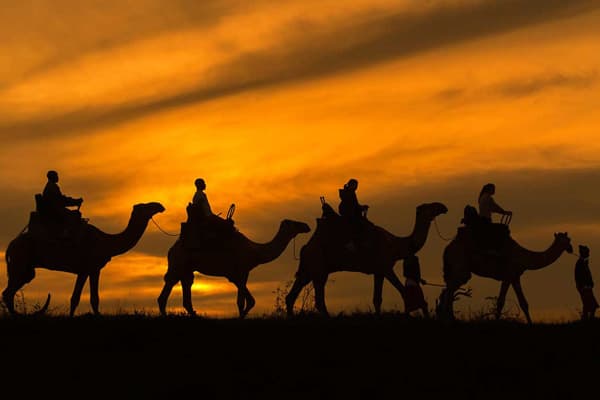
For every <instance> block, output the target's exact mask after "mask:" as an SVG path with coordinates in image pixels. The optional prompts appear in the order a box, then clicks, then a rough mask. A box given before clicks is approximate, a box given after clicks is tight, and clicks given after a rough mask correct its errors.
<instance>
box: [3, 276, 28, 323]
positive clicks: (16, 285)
mask: <svg viewBox="0 0 600 400" xmlns="http://www.w3.org/2000/svg"><path fill="white" fill-rule="evenodd" d="M13 270H14V272H12V271H11V272H12V273H9V277H8V284H7V285H6V289H4V291H3V292H2V301H3V302H4V304H5V305H6V308H7V309H8V312H9V313H10V314H12V315H15V314H17V311H16V310H15V295H16V294H17V292H18V291H19V289H21V288H22V287H23V286H25V285H26V284H27V283H29V282H31V281H32V280H33V278H34V277H35V268H27V269H26V270H24V272H21V271H19V272H20V273H19V274H17V273H16V268H15V269H13ZM9 271H10V268H9Z"/></svg>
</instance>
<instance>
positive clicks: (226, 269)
mask: <svg viewBox="0 0 600 400" xmlns="http://www.w3.org/2000/svg"><path fill="white" fill-rule="evenodd" d="M307 232H310V227H309V226H308V225H307V224H305V223H304V222H298V221H292V220H289V219H285V220H283V221H281V223H280V225H279V230H278V231H277V233H276V234H275V237H274V238H273V239H272V240H271V241H270V242H268V243H255V242H253V241H251V240H250V239H248V238H247V237H246V236H244V235H243V234H242V233H240V232H237V231H236V232H235V233H233V237H232V238H229V239H228V240H227V243H223V244H220V245H219V244H217V245H215V246H210V245H207V246H203V247H202V246H201V247H199V248H189V247H187V246H186V245H185V244H184V242H183V241H182V240H181V238H179V239H177V240H176V241H175V243H174V244H173V246H171V248H170V249H169V253H168V267H167V273H166V274H165V276H164V281H165V284H164V287H163V289H162V291H161V293H160V295H159V297H158V299H157V301H158V308H159V310H160V313H161V314H162V315H166V307H167V300H168V298H169V295H170V294H171V290H172V289H173V286H175V285H176V284H177V282H180V281H181V289H182V294H183V308H184V309H185V310H186V311H187V312H188V314H189V315H196V312H195V311H194V308H193V306H192V284H193V282H194V271H198V272H200V273H201V274H204V275H210V276H222V277H225V278H227V279H228V280H229V281H230V282H232V283H233V284H234V285H235V286H236V287H237V290H238V292H237V307H238V311H239V316H240V318H244V317H245V316H246V315H247V314H248V312H250V310H251V309H252V307H254V305H255V303H256V301H255V300H254V297H252V295H251V294H250V291H249V290H248V288H247V287H246V284H247V282H248V276H249V274H250V271H252V270H253V269H254V268H256V267H257V266H259V265H261V264H266V263H268V262H271V261H273V260H275V259H276V258H277V257H279V256H280V255H281V253H283V251H284V250H285V248H286V247H287V245H288V243H289V242H290V241H291V240H292V239H293V238H295V237H296V236H297V235H298V234H300V233H307Z"/></svg>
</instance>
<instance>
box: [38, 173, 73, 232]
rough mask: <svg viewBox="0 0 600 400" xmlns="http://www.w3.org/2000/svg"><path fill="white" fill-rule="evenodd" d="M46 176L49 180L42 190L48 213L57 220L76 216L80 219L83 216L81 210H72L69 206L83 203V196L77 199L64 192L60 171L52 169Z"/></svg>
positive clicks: (65, 219)
mask: <svg viewBox="0 0 600 400" xmlns="http://www.w3.org/2000/svg"><path fill="white" fill-rule="evenodd" d="M46 177H47V178H48V182H47V183H46V186H45V187H44V191H43V192H42V199H43V201H44V209H45V211H46V213H47V215H48V216H49V217H50V218H51V219H53V220H55V221H57V222H65V221H67V218H74V217H77V218H78V219H79V218H80V217H81V214H80V213H79V211H76V210H70V209H68V208H67V207H71V206H78V207H79V206H81V204H82V203H83V199H82V198H81V197H80V198H78V199H75V198H73V197H69V196H65V195H64V194H62V192H61V190H60V187H59V186H58V172H56V171H53V170H50V171H48V172H47V173H46Z"/></svg>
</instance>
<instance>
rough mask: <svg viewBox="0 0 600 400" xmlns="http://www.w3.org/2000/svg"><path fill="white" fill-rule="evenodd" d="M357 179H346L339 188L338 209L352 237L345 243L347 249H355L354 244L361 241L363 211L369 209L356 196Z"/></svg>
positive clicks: (363, 222) (363, 224) (364, 219)
mask: <svg viewBox="0 0 600 400" xmlns="http://www.w3.org/2000/svg"><path fill="white" fill-rule="evenodd" d="M356 189H358V181H357V180H356V179H354V178H352V179H350V180H348V182H347V183H346V184H345V185H344V187H343V188H342V189H339V195H340V200H341V201H340V204H339V206H338V210H339V212H340V215H341V216H342V217H343V218H346V219H347V221H348V222H349V224H350V230H351V235H352V239H351V241H350V242H348V244H347V245H346V246H347V247H348V249H349V250H351V251H355V250H356V245H357V244H359V243H360V242H361V241H362V239H363V238H362V236H363V233H364V226H365V222H366V217H365V216H364V213H365V212H366V211H367V210H368V209H369V206H368V205H362V204H360V203H359V202H358V198H357V197H356Z"/></svg>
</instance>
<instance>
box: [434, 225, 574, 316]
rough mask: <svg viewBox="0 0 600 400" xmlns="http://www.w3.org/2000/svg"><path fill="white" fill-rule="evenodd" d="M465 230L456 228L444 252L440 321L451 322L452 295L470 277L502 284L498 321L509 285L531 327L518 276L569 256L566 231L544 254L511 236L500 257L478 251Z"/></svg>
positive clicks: (569, 246)
mask: <svg viewBox="0 0 600 400" xmlns="http://www.w3.org/2000/svg"><path fill="white" fill-rule="evenodd" d="M474 242H475V241H474V238H473V236H472V235H471V233H470V232H469V229H468V228H467V227H459V229H458V233H457V235H456V237H455V238H454V239H453V240H452V241H450V243H449V244H448V245H447V246H446V248H445V249H444V253H443V262H444V265H443V269H444V270H443V272H444V281H445V283H446V287H445V288H444V289H443V290H442V292H441V294H440V296H439V299H438V307H437V314H438V317H440V318H441V319H450V320H451V319H454V312H453V301H454V299H455V296H454V294H455V292H456V290H457V289H458V288H459V287H460V286H461V285H464V284H465V283H467V282H468V281H469V279H471V276H472V274H475V275H477V276H481V277H485V278H492V279H495V280H497V281H500V282H501V285H500V294H499V296H498V300H497V304H496V318H500V316H501V314H502V308H503V307H504V302H505V299H506V293H507V291H508V289H509V287H510V286H511V285H512V287H513V289H514V291H515V294H516V295H517V298H518V300H519V306H520V308H521V310H522V311H523V313H524V314H525V317H526V318H527V322H528V323H529V324H531V316H530V315H529V305H528V303H527V300H526V299H525V295H524V294H523V288H522V287H521V275H523V273H524V272H525V271H528V270H538V269H542V268H544V267H547V266H549V265H551V264H552V263H554V262H555V261H556V260H557V259H558V258H559V257H560V256H561V255H562V253H563V252H565V251H566V252H568V253H572V252H573V247H572V245H571V239H570V238H569V236H568V234H567V233H566V232H560V233H555V234H554V240H553V242H552V244H551V245H550V246H549V247H548V248H547V249H546V250H544V251H532V250H528V249H526V248H524V247H522V246H521V245H519V244H518V243H517V242H516V241H515V240H514V239H512V238H511V237H509V238H508V241H507V244H506V246H504V247H503V250H502V251H501V252H500V253H499V254H490V253H488V252H485V251H481V250H479V249H478V248H477V246H476V245H475V243H474Z"/></svg>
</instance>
